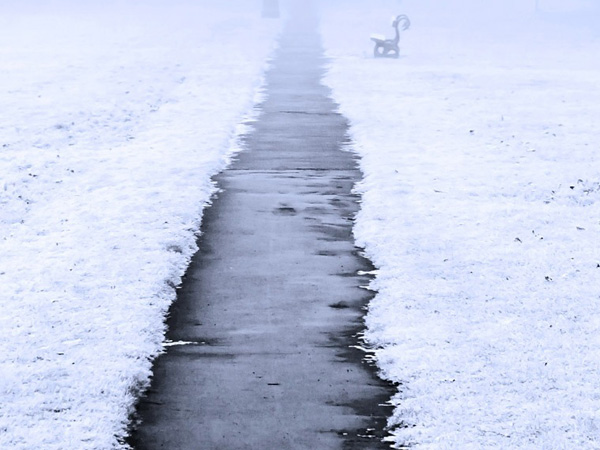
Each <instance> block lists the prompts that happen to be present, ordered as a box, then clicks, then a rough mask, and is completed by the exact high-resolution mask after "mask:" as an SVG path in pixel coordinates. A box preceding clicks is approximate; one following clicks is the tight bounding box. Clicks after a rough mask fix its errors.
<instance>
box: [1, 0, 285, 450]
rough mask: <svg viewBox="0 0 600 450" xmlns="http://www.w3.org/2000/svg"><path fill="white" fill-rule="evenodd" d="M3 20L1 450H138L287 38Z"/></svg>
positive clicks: (86, 18) (190, 20)
mask: <svg viewBox="0 0 600 450" xmlns="http://www.w3.org/2000/svg"><path fill="white" fill-rule="evenodd" d="M2 9H3V10H2V16H1V17H0V55H1V58H0V80H1V83H0V86H1V90H0V100H1V103H2V109H1V110H0V255H1V259H0V310H1V311H2V314H1V315H0V333H1V336H0V337H1V338H0V447H1V448H11V449H40V448H43V449H65V448H73V449H75V448H76V449H87V448H89V449H92V448H93V449H99V448H118V447H122V446H124V444H123V443H122V438H123V436H124V433H125V428H126V426H127V423H128V414H129V413H130V412H131V408H132V405H133V402H134V400H135V398H136V396H137V394H138V392H139V390H140V389H141V388H143V387H144V386H145V385H146V383H147V380H148V377H149V375H150V369H151V363H150V358H151V357H153V356H155V355H156V354H157V353H158V352H160V351H161V349H162V339H163V330H164V324H163V320H164V315H165V313H166V311H167V309H168V307H169V304H170V303H171V302H172V300H173V299H174V297H175V288H174V287H175V286H176V285H177V284H178V283H179V280H180V277H181V276H182V274H183V272H184V270H185V268H186V266H187V263H188V261H189V258H190V256H191V255H192V253H193V252H194V251H195V249H196V244H195V237H196V233H197V230H198V229H199V225H200V220H201V215H202V208H203V206H204V205H205V204H206V203H207V202H208V201H209V198H210V195H211V192H212V191H213V186H212V185H211V183H210V179H209V177H210V175H212V174H214V173H215V172H217V171H218V170H219V169H222V168H223V167H224V165H225V164H226V162H227V158H228V155H230V154H231V152H232V151H233V150H234V149H235V136H236V132H239V131H240V129H239V128H238V129H236V124H238V123H241V122H242V121H243V120H244V116H245V114H247V113H249V112H250V111H251V109H252V106H253V104H254V103H255V102H256V96H257V93H258V92H259V88H260V85H261V80H262V74H263V73H264V69H265V66H266V60H267V58H268V56H269V54H270V53H271V51H272V48H273V42H274V37H275V34H276V33H277V29H276V28H277V27H278V24H277V22H274V21H271V22H269V21H264V20H261V19H260V5H259V4H256V3H253V2H236V3H235V4H233V5H232V4H228V7H227V8H224V7H223V6H222V4H221V2H218V1H212V0H203V1H202V2H191V1H185V0H178V1H175V2H168V3H166V2H160V1H150V2H148V1H144V2H142V1H130V2H119V1H105V2H98V3H97V4H96V6H94V4H92V3H91V2H90V3H88V2H76V1H69V0H59V1H56V2H52V3H51V6H50V5H46V6H44V5H42V4H40V3H39V2H34V1H29V0H25V1H23V2H18V3H15V5H13V6H6V5H4V6H3V7H2Z"/></svg>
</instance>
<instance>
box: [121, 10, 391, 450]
mask: <svg viewBox="0 0 600 450" xmlns="http://www.w3.org/2000/svg"><path fill="white" fill-rule="evenodd" d="M305 5H306V4H305ZM302 12H303V13H304V14H300V13H299V12H297V13H296V14H293V16H294V18H295V19H294V20H293V21H291V22H290V23H289V24H288V26H287V27H286V29H285V31H284V34H283V35H282V38H281V43H280V44H281V45H280V49H279V51H278V52H277V55H276V58H275V59H274V61H273V65H272V68H271V70H270V71H269V72H268V74H267V99H266V101H265V102H264V104H263V105H262V106H261V115H260V117H259V119H258V121H257V122H256V123H255V124H254V130H253V131H252V132H251V133H250V134H249V135H248V136H247V137H246V139H245V143H244V148H245V151H244V152H242V153H240V154H239V155H238V158H237V160H236V161H235V162H234V163H233V164H232V165H231V166H230V167H229V169H228V170H226V171H224V172H223V173H221V174H220V175H218V176H217V177H216V178H215V180H216V182H217V183H218V186H219V188H220V189H221V191H220V193H219V194H218V195H217V197H216V198H215V199H214V203H213V205H212V206H211V207H209V208H208V209H207V210H206V211H205V214H204V219H203V224H202V237H201V238H200V240H199V246H200V250H199V252H198V254H197V255H196V256H195V258H194V260H193V262H192V265H191V266H190V268H189V270H188V272H187V274H186V277H185V279H184V283H183V286H182V288H181V289H180V290H179V295H178V299H177V301H176V302H175V303H174V305H173V307H172V309H171V311H170V318H169V321H168V327H169V332H168V335H167V338H168V339H169V340H171V341H174V342H180V345H173V346H170V347H168V349H167V352H166V353H165V354H163V355H161V356H160V357H159V358H158V359H157V360H156V362H155V367H154V378H153V383H152V386H151V388H150V390H149V391H148V393H147V395H146V396H145V397H144V398H143V399H142V400H141V401H140V404H139V408H138V414H139V419H140V420H141V425H140V426H139V428H138V429H137V430H136V431H135V432H134V433H133V435H132V438H131V441H130V442H131V444H132V445H133V446H134V448H136V449H139V450H143V449H177V450H183V449H194V450H203V449H214V450H217V449H219V450H234V449H244V450H253V449H257V450H258V449H260V450H270V449H277V450H282V449H317V450H326V449H380V448H389V446H388V445H386V444H383V443H382V442H381V438H382V437H383V436H385V432H384V427H385V424H386V420H387V415H388V414H390V413H391V408H390V407H389V406H387V405H386V402H387V400H388V399H389V398H390V397H391V395H392V394H393V388H392V387H391V386H390V385H388V384H386V383H384V382H383V381H381V380H380V379H379V378H377V376H376V373H375V369H374V367H373V366H372V365H370V364H369V363H367V362H366V360H365V356H367V354H365V352H364V351H363V350H361V349H359V348H357V347H360V346H361V341H360V333H361V331H362V330H363V329H364V325H363V315H364V313H365V306H366V304H367V303H368V302H369V300H370V299H371V297H372V293H371V292H370V291H368V290H365V289H363V288H362V287H361V286H365V285H367V284H368V283H369V275H368V274H365V272H369V271H371V270H373V267H372V266H371V264H370V263H369V261H368V260H366V259H364V258H363V257H362V256H361V252H360V250H359V249H357V248H356V247H355V246H354V242H353V236H352V223H353V222H352V220H353V217H354V215H355V214H356V212H357V211H358V208H359V205H358V200H359V198H358V197H357V196H356V195H355V194H353V193H352V188H353V185H354V183H355V182H356V181H358V180H359V179H360V176H361V174H360V172H359V170H358V169H357V163H356V159H355V157H354V156H353V154H351V153H349V152H347V151H345V150H344V144H345V143H346V139H347V137H346V131H347V122H346V120H345V119H344V117H343V116H341V115H340V114H338V113H337V112H336V109H335V104H334V103H333V102H332V100H331V99H330V98H329V96H330V92H329V90H328V89H327V88H325V87H324V86H323V85H321V84H320V79H321V77H322V75H323V71H324V68H323V65H324V64H325V62H326V61H325V60H324V58H323V55H322V48H321V46H320V41H319V37H318V35H317V32H316V24H315V22H314V20H313V19H312V18H311V17H310V15H309V14H308V11H307V10H306V8H304V11H302Z"/></svg>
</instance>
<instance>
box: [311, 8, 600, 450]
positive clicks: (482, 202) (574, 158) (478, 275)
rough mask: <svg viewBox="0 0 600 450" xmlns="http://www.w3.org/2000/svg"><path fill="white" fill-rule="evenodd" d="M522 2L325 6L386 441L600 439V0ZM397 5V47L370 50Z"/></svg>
mask: <svg viewBox="0 0 600 450" xmlns="http://www.w3.org/2000/svg"><path fill="white" fill-rule="evenodd" d="M441 3H443V4H441ZM535 3H536V2H534V1H531V2H528V1H521V0H519V1H513V0H503V1H496V0H492V1H489V2H487V1H486V2H472V1H459V0H451V1H448V2H436V1H433V0H404V1H402V2H398V1H388V0H373V1H370V2H358V1H356V2H352V1H349V2H343V6H342V2H336V1H332V2H330V3H329V5H330V6H331V8H324V11H323V18H322V22H321V29H322V34H323V38H324V43H325V46H326V49H327V53H328V55H329V57H330V58H331V60H330V70H329V73H328V75H327V79H326V83H327V84H329V85H330V86H331V87H332V88H333V95H334V99H335V100H336V101H337V102H339V104H340V111H341V112H342V113H343V114H344V115H346V116H347V117H348V118H349V120H350V122H351V137H352V139H353V140H354V148H355V151H356V152H358V153H359V154H360V155H361V156H362V162H361V167H362V170H363V172H364V175H365V177H364V181H363V182H362V183H360V185H359V186H357V190H358V191H359V192H360V193H361V194H362V202H363V203H362V210H361V212H360V214H359V216H358V218H357V223H356V227H355V235H356V238H357V241H358V244H359V245H361V246H364V247H366V252H367V254H368V256H369V257H370V258H371V259H372V260H373V261H374V263H375V264H376V266H377V267H378V272H377V277H376V280H375V281H374V282H373V284H372V288H373V289H376V290H377V291H378V294H377V295H376V297H375V299H374V300H373V302H372V304H371V305H370V308H369V313H368V317H367V325H368V333H367V339H368V341H369V343H370V344H371V345H372V346H374V347H375V348H376V349H377V352H376V354H377V359H378V364H379V367H380V369H381V373H382V374H383V375H384V376H385V377H386V378H388V379H390V380H393V381H395V382H396V383H398V389H399V393H398V394H397V395H396V396H395V398H394V399H393V404H394V405H395V413H394V416H393V418H392V419H391V422H390V425H391V426H392V428H393V436H392V437H391V441H392V442H394V444H395V447H396V448H404V447H405V446H411V448H415V449H427V450H442V449H463V450H464V449H484V448H490V449H492V448H493V449H501V448H502V449H531V450H534V449H575V448H576V449H590V450H591V449H598V448H600V377H599V376H598V373H599V369H600V314H599V312H598V311H599V308H600V287H599V286H600V239H598V236H599V235H600V131H599V130H600V129H599V128H598V119H599V118H600V91H599V90H598V81H599V80H600V60H599V59H598V57H597V56H598V55H599V54H600V35H599V33H598V31H597V30H598V29H600V27H599V25H600V14H599V6H598V4H597V2H592V1H583V0H582V1H568V2H565V1H558V0H555V1H551V0H541V1H539V9H538V11H536V10H535ZM401 13H404V14H408V15H409V17H410V19H411V21H412V27H411V29H410V30H408V31H406V32H403V33H402V35H401V41H400V47H401V57H400V58H399V59H374V58H373V53H372V52H373V49H372V42H370V41H369V36H370V34H372V33H373V32H385V33H386V36H388V37H391V36H392V35H393V30H392V28H391V27H390V26H389V18H390V17H393V16H395V15H397V14H401Z"/></svg>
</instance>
